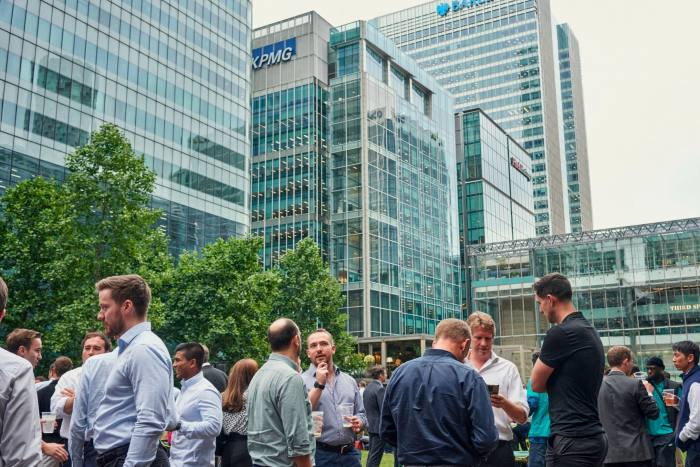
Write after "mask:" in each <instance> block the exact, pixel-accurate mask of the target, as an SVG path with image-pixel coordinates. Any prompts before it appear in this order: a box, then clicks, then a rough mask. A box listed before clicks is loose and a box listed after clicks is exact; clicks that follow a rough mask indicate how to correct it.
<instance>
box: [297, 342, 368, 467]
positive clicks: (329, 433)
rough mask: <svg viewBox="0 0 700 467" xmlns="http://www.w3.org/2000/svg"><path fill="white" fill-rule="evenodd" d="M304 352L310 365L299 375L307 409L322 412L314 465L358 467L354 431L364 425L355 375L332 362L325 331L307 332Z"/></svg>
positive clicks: (365, 421) (330, 346)
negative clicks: (307, 393)
mask: <svg viewBox="0 0 700 467" xmlns="http://www.w3.org/2000/svg"><path fill="white" fill-rule="evenodd" d="M306 354H307V356H308V357H309V360H311V366H310V367H309V369H308V370H306V371H305V372H304V373H303V374H302V375H301V376H302V379H303V380H304V385H305V386H306V389H307V390H308V391H309V400H310V401H311V408H312V409H313V410H316V411H321V412H323V431H322V432H321V437H320V438H319V439H318V440H317V441H316V467H336V466H337V467H360V458H361V455H360V453H359V452H358V451H357V450H355V433H359V432H360V430H361V429H362V427H363V426H365V425H366V424H367V417H366V416H365V406H364V404H363V402H362V396H361V395H360V388H359V387H358V386H357V383H356V382H355V378H353V377H352V376H350V375H348V374H347V373H344V372H342V371H340V368H338V367H337V366H335V365H334V364H333V355H335V342H334V341H333V336H332V335H331V333H330V332H328V331H327V330H325V329H317V330H316V331H315V332H313V333H312V334H310V335H309V337H308V339H307V342H306Z"/></svg>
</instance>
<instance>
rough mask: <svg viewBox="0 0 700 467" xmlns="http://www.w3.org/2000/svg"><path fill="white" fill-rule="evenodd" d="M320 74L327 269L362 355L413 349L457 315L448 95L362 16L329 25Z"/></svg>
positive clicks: (453, 162) (452, 144)
mask: <svg viewBox="0 0 700 467" xmlns="http://www.w3.org/2000/svg"><path fill="white" fill-rule="evenodd" d="M329 78H330V86H331V110H330V115H331V117H330V124H331V151H330V152H331V156H330V173H331V175H330V183H329V190H330V212H331V214H330V215H331V233H330V235H331V255H330V256H331V271H332V273H333V274H334V275H335V276H336V277H337V278H338V279H339V280H340V281H341V283H343V285H344V289H345V292H346V304H345V308H346V310H347V313H348V317H349V319H348V329H349V331H350V332H351V333H352V334H354V335H355V336H358V337H359V338H360V339H359V342H360V344H361V345H360V349H361V350H362V351H364V352H366V353H370V354H372V353H377V354H378V355H379V354H380V350H379V349H380V348H381V355H382V356H385V355H386V354H387V345H388V344H387V341H388V340H391V341H392V342H393V344H391V345H395V346H399V347H401V348H403V349H404V350H405V352H406V355H416V354H419V352H420V351H421V350H422V349H423V348H424V347H425V343H426V336H425V335H426V334H427V335H432V334H433V333H434V332H435V326H436V324H437V323H438V322H439V321H440V320H442V319H444V318H450V317H461V310H460V287H459V274H458V272H459V264H458V261H459V256H458V255H459V242H458V233H457V225H458V221H457V216H456V214H457V209H456V206H454V203H455V201H456V199H457V198H456V174H455V168H456V160H455V140H454V114H453V111H452V109H453V102H452V98H451V97H450V96H449V94H448V93H447V92H446V91H444V90H443V89H442V88H441V87H440V86H439V84H438V83H437V82H436V80H435V79H434V78H433V77H432V76H430V75H429V74H428V73H426V72H424V71H423V70H422V69H421V68H420V67H418V65H417V64H416V63H415V62H414V61H413V60H411V59H410V58H408V57H407V56H406V55H405V54H403V53H402V52H400V51H399V49H398V48H396V46H394V45H393V43H392V42H391V41H389V40H388V39H386V38H385V37H384V36H383V35H382V34H380V33H379V32H378V31H377V30H376V29H375V28H374V27H372V26H371V25H369V24H368V23H366V22H364V21H360V22H355V23H351V24H347V25H345V26H342V27H338V28H334V29H332V30H331V34H330V54H329ZM383 336H386V338H385V337H383ZM389 336H406V337H402V338H398V339H397V338H394V337H389ZM397 348H398V347H397ZM391 352H393V350H391ZM398 354H400V352H398V351H397V354H396V355H398Z"/></svg>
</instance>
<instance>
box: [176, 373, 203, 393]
mask: <svg viewBox="0 0 700 467" xmlns="http://www.w3.org/2000/svg"><path fill="white" fill-rule="evenodd" d="M203 379H204V375H203V374H202V372H201V371H200V372H199V373H197V374H196V375H194V376H193V377H191V378H190V379H183V380H182V381H181V383H180V386H181V388H182V392H185V391H186V390H187V389H189V388H190V387H192V386H194V385H195V384H197V383H199V382H200V381H202V380H203Z"/></svg>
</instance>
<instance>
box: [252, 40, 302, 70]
mask: <svg viewBox="0 0 700 467" xmlns="http://www.w3.org/2000/svg"><path fill="white" fill-rule="evenodd" d="M296 54H297V38H296V37H292V38H291V39H287V40H285V41H280V42H275V43H274V44H270V45H266V46H265V47H258V48H257V49H253V70H258V69H260V68H262V67H266V66H270V65H275V64H277V63H283V62H288V61H289V60H291V59H292V57H293V56H295V55H296Z"/></svg>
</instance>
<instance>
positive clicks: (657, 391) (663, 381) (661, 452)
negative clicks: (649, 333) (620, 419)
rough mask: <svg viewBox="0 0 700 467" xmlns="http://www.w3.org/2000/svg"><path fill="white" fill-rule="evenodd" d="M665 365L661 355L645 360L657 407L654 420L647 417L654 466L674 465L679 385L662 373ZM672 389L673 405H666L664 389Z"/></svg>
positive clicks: (672, 466) (648, 379)
mask: <svg viewBox="0 0 700 467" xmlns="http://www.w3.org/2000/svg"><path fill="white" fill-rule="evenodd" d="M665 369H666V366H665V365H664V361H663V360H662V359H661V357H650V358H649V359H648V360H647V381H649V384H651V386H652V388H653V392H652V395H653V396H654V400H655V401H656V405H657V406H658V407H659V417H658V418H657V419H655V420H651V419H648V418H647V421H646V423H647V430H649V436H650V437H651V445H652V447H653V450H654V453H653V454H654V462H653V465H654V467H675V465H676V445H675V444H674V440H673V439H674V429H675V427H676V420H677V419H678V404H677V402H678V397H679V395H680V390H681V389H680V388H681V385H680V384H679V383H676V382H675V381H671V380H670V379H668V378H667V377H666V375H664V370H665ZM666 389H671V390H673V395H674V399H675V401H674V403H675V405H666V403H665V402H664V397H663V394H664V390H666Z"/></svg>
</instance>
